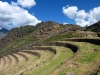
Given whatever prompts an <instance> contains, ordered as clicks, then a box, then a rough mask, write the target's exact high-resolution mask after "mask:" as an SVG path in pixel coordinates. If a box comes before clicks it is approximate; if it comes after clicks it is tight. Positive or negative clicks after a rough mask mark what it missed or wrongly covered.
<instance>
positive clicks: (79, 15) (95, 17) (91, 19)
mask: <svg viewBox="0 0 100 75" xmlns="http://www.w3.org/2000/svg"><path fill="white" fill-rule="evenodd" d="M69 9H70V10H69ZM62 10H63V13H64V14H65V15H66V16H67V17H69V18H70V19H74V20H75V22H76V24H78V25H80V26H82V27H83V26H86V25H91V24H93V23H96V22H97V21H100V6H99V7H95V8H94V9H92V10H89V12H86V11H85V10H78V7H77V6H68V7H67V8H66V7H63V8H62ZM73 16H74V17H73Z"/></svg>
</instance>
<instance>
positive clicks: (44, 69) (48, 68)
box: [26, 46, 73, 75]
mask: <svg viewBox="0 0 100 75" xmlns="http://www.w3.org/2000/svg"><path fill="white" fill-rule="evenodd" d="M53 48H55V49H56V50H57V54H56V55H55V57H54V59H53V60H50V61H49V62H48V63H46V64H44V65H43V66H41V67H39V68H38V69H34V71H33V72H30V73H27V74H26V75H48V74H49V73H51V72H52V71H54V70H55V69H57V68H58V67H59V66H61V63H63V62H64V61H66V60H68V59H69V58H70V57H71V56H72V55H73V52H72V51H71V50H70V49H66V48H65V47H58V46H55V47H53ZM63 50H64V51H65V52H62V51H63Z"/></svg>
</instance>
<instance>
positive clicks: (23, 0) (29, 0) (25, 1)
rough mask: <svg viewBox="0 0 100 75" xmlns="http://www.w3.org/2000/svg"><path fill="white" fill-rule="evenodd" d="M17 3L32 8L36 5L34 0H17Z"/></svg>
mask: <svg viewBox="0 0 100 75" xmlns="http://www.w3.org/2000/svg"><path fill="white" fill-rule="evenodd" d="M17 4H18V5H21V6H22V7H25V8H27V7H28V8H31V7H32V6H34V5H36V2H35V1H34V0H17Z"/></svg>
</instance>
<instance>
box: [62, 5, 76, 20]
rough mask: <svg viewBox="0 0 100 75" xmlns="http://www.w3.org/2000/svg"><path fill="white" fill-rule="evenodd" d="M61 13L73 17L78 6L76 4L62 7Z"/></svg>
mask: <svg viewBox="0 0 100 75" xmlns="http://www.w3.org/2000/svg"><path fill="white" fill-rule="evenodd" d="M62 9H63V13H64V14H65V15H66V16H68V17H69V18H71V19H73V18H74V17H75V15H76V13H77V10H78V8H77V7H76V6H71V7H68V5H67V7H63V8H62Z"/></svg>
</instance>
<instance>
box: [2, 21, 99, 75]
mask: <svg viewBox="0 0 100 75" xmlns="http://www.w3.org/2000/svg"><path fill="white" fill-rule="evenodd" d="M1 33H3V32H1ZM96 37H97V33H96V32H92V31H86V30H84V28H83V27H80V26H78V25H74V24H66V25H63V24H59V23H57V22H53V21H46V22H41V23H39V24H37V25H36V26H31V25H27V26H21V27H18V28H13V29H11V30H10V31H9V32H8V33H7V35H6V36H5V37H4V38H2V39H0V75H69V74H71V75H90V74H91V75H99V74H100V73H99V72H100V60H98V59H100V47H99V46H100V39H99V38H98V37H97V38H96ZM15 66H16V67H15ZM91 67H92V68H91Z"/></svg>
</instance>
